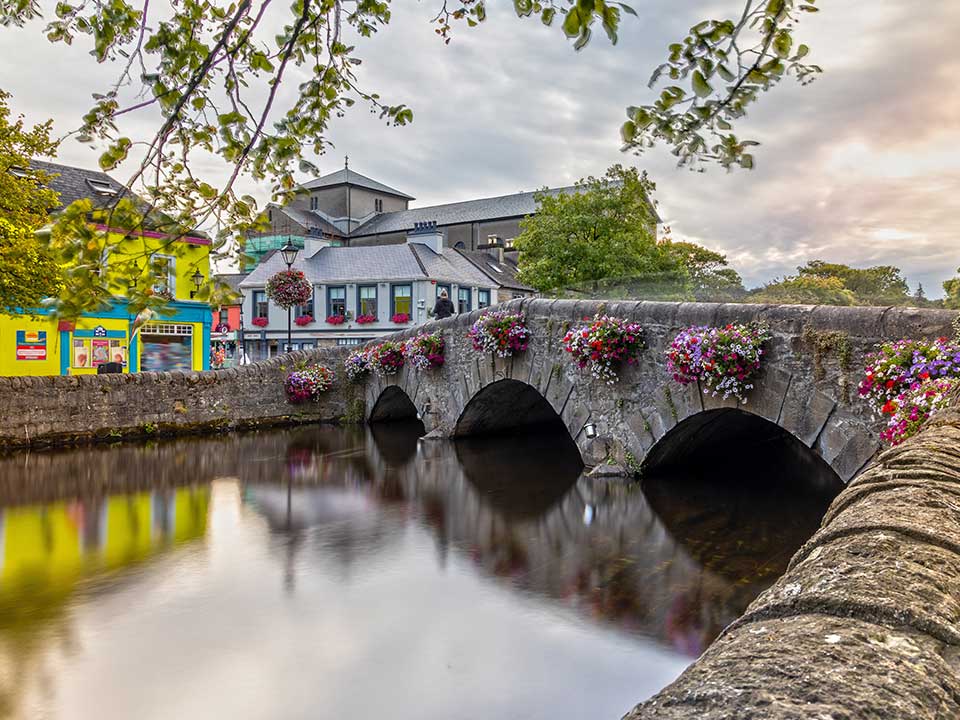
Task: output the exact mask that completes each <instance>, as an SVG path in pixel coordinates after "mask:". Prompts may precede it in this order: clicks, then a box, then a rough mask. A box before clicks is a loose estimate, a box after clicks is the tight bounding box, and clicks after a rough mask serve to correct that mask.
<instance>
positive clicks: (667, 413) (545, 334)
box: [366, 300, 956, 481]
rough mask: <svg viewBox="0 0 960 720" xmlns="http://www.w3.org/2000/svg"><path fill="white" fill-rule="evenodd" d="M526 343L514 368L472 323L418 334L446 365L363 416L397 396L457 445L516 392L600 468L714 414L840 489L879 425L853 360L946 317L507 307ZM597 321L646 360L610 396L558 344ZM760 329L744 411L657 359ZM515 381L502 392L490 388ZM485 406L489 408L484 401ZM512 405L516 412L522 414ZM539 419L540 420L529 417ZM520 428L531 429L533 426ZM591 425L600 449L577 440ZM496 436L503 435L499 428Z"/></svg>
mask: <svg viewBox="0 0 960 720" xmlns="http://www.w3.org/2000/svg"><path fill="white" fill-rule="evenodd" d="M508 307H512V308H514V309H518V310H522V311H523V312H524V313H525V315H526V317H527V326H528V328H529V329H530V331H531V334H532V339H531V342H530V347H529V349H528V350H527V352H525V353H524V354H523V355H521V356H518V357H516V358H513V359H506V360H504V359H501V358H494V357H491V356H490V355H485V356H484V355H480V354H478V353H476V352H475V351H474V350H473V349H472V348H471V347H470V343H469V341H468V340H467V338H466V332H467V329H468V328H469V326H470V325H471V324H472V323H473V322H474V321H475V320H476V319H477V318H478V317H479V315H480V312H474V313H470V314H469V315H461V316H456V317H453V318H448V319H446V320H440V321H436V322H434V323H429V324H427V325H426V326H423V327H422V328H417V330H410V331H407V332H406V333H402V334H401V337H403V336H412V335H413V334H415V332H416V331H419V330H423V331H428V332H430V331H434V330H436V331H440V332H442V333H443V336H444V339H445V341H446V346H447V350H446V363H445V365H444V367H443V368H442V369H441V370H438V371H435V372H427V373H423V372H418V371H416V370H415V369H412V368H410V367H405V368H404V369H403V370H402V371H401V372H400V373H399V374H398V375H396V376H392V377H388V378H373V379H371V380H370V381H369V382H368V384H367V393H366V397H367V402H366V406H367V409H368V412H370V411H372V410H373V408H374V407H375V406H376V403H377V400H378V399H379V397H380V395H381V394H382V392H383V391H384V390H385V389H386V387H388V386H391V385H392V386H397V387H399V388H401V389H402V390H403V391H404V392H405V393H406V394H407V395H408V396H409V397H410V399H411V400H412V401H413V403H414V405H415V406H416V407H417V408H428V411H427V412H425V413H424V423H425V424H426V425H427V428H428V430H431V431H433V433H434V434H435V435H439V436H445V437H446V436H452V435H457V434H463V432H462V430H463V427H464V426H465V425H471V426H476V427H483V428H485V429H487V430H495V429H496V428H495V427H494V425H496V423H497V422H498V420H497V418H498V417H501V418H506V419H507V420H508V421H509V422H510V423H511V424H512V425H519V424H522V422H523V420H524V414H525V413H524V412H523V408H520V407H519V405H516V404H515V406H514V407H512V408H510V407H508V408H506V411H505V412H501V410H504V408H500V409H498V408H497V407H495V406H496V405H497V403H501V404H502V403H504V402H506V403H510V402H512V401H511V398H513V399H515V400H516V401H517V403H519V404H522V405H524V407H529V408H531V413H532V412H533V409H535V407H536V404H535V403H532V402H530V403H527V402H526V394H525V393H523V392H522V390H523V388H522V386H521V384H522V385H528V386H530V387H532V388H534V389H535V390H536V392H537V393H539V395H541V396H543V397H544V398H546V400H547V401H548V402H549V403H550V405H551V406H552V408H553V410H554V411H555V412H556V414H557V415H559V416H560V418H561V419H562V421H563V423H564V424H565V425H566V427H567V430H568V431H569V432H570V435H571V436H572V437H573V438H574V439H575V441H576V442H577V444H578V445H579V446H580V450H581V454H582V456H583V458H584V460H585V462H586V463H587V464H588V465H605V464H606V463H607V462H609V461H610V460H611V459H613V460H614V461H615V462H618V463H622V462H623V461H624V459H625V458H629V459H630V460H631V461H636V462H641V463H642V462H643V460H644V459H645V458H646V457H647V454H648V453H649V452H650V451H651V449H652V448H653V447H654V446H655V445H657V443H659V442H660V441H661V440H663V438H664V437H666V436H667V434H668V433H670V431H672V430H673V429H674V428H676V427H677V426H678V425H680V424H681V423H683V422H684V421H685V420H688V419H692V418H694V417H695V416H701V415H703V414H704V413H708V412H711V411H719V410H731V409H732V410H742V411H746V412H749V413H752V414H754V415H758V416H760V417H762V418H764V419H766V420H768V421H770V423H773V424H775V425H777V426H779V427H781V428H783V429H784V430H786V431H787V432H788V433H789V434H790V435H792V436H794V437H795V438H797V439H798V440H799V441H800V442H802V443H803V444H804V445H806V446H807V447H810V448H811V449H812V450H814V452H815V453H816V454H817V455H819V456H820V457H821V458H823V460H824V461H825V462H826V463H827V464H828V465H829V466H830V467H832V468H833V469H834V470H835V471H836V473H837V475H839V476H840V478H841V479H842V480H844V481H847V480H849V479H851V478H852V477H854V476H855V475H856V474H857V473H858V472H859V471H860V470H861V469H862V468H863V467H864V466H865V465H866V463H867V462H868V461H869V460H870V459H871V458H872V457H873V456H874V454H875V453H876V451H877V450H878V449H879V442H878V439H877V434H878V432H879V430H880V427H881V425H882V421H881V420H880V419H879V418H878V417H877V416H876V414H875V412H874V411H873V409H872V408H871V406H870V405H869V404H868V403H866V402H863V401H862V400H860V399H859V398H858V397H857V392H856V385H857V382H858V380H859V377H860V373H861V372H862V368H863V366H864V356H865V355H866V354H867V353H868V352H869V351H871V350H872V349H873V348H874V347H875V346H876V344H877V343H879V342H880V341H882V340H889V339H899V338H902V337H936V336H939V335H951V334H952V332H953V330H952V327H951V323H952V321H953V320H954V318H955V317H956V313H955V312H952V311H946V310H921V309H916V308H867V307H822V306H817V307H814V306H804V305H792V306H775V305H747V304H710V303H665V302H599V301H572V300H518V301H514V302H512V303H510V304H509V305H508ZM597 312H606V313H608V314H610V315H615V316H618V317H622V318H628V319H631V320H635V321H637V322H639V323H640V324H641V325H642V326H643V328H644V333H645V335H644V340H645V344H646V349H645V350H644V352H643V353H642V355H641V357H640V361H639V363H638V364H637V365H635V366H630V367H628V368H625V369H624V371H623V372H621V376H620V381H619V382H618V383H617V384H615V385H603V384H601V383H598V382H597V381H595V380H593V379H591V378H590V376H589V374H588V373H584V372H582V371H580V370H578V369H577V368H576V366H575V365H574V364H573V363H572V362H570V359H569V357H568V356H567V354H566V353H565V352H564V351H563V347H562V344H561V342H560V340H561V338H562V337H563V335H564V334H565V333H566V331H567V330H568V329H569V328H570V327H572V326H575V325H577V324H580V323H582V322H583V319H584V318H585V317H592V316H593V315H594V314H596V313H597ZM754 321H758V322H763V323H765V324H766V326H767V327H768V328H769V329H770V331H771V333H772V339H771V340H770V342H769V343H768V344H767V346H766V348H767V353H768V354H767V356H766V358H765V360H764V366H763V371H762V373H761V375H760V377H759V378H758V380H757V382H756V383H755V384H756V387H755V389H754V390H753V391H751V393H750V395H749V398H748V402H747V403H746V404H743V403H738V402H737V401H736V400H735V399H734V398H731V399H728V400H726V401H724V400H722V399H721V398H716V397H711V396H709V395H704V394H703V393H702V392H701V391H700V388H698V387H697V386H696V385H690V386H687V387H682V386H680V385H678V384H677V383H675V382H674V381H673V380H672V378H670V377H669V375H668V374H667V372H666V360H665V356H664V352H665V350H666V349H667V348H668V347H669V344H670V342H671V341H672V340H673V338H674V336H675V335H676V333H677V332H678V331H679V330H680V329H682V328H684V327H688V326H691V325H710V326H716V325H725V324H727V323H733V322H754ZM508 380H509V381H515V382H514V384H513V386H512V387H510V388H503V387H500V388H497V387H495V386H496V385H497V384H498V383H501V382H502V381H508ZM494 395H496V396H499V397H494ZM521 401H522V402H521ZM538 417H539V416H538ZM531 419H535V418H532V416H531ZM588 421H589V422H591V423H593V424H595V425H596V427H597V430H598V433H599V437H598V438H597V439H595V440H591V439H588V438H587V437H586V435H585V433H583V432H582V429H583V427H584V425H585V423H587V422H588ZM502 429H508V428H507V426H504V427H503V428H502Z"/></svg>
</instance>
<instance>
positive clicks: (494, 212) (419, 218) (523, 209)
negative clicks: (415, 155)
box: [350, 185, 577, 237]
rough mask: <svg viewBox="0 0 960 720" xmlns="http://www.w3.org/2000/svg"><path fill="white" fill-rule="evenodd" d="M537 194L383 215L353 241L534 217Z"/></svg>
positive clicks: (363, 227)
mask: <svg viewBox="0 0 960 720" xmlns="http://www.w3.org/2000/svg"><path fill="white" fill-rule="evenodd" d="M576 189H577V188H576V186H572V185H571V186H569V187H562V188H548V189H546V190H545V191H544V192H547V193H550V194H551V195H559V194H560V193H570V192H574V191H576ZM537 192H540V191H535V192H521V193H513V194H512V195H501V196H499V197H492V198H483V199H480V200H465V201H463V202H455V203H447V204H446V205H431V206H429V207H422V208H411V209H410V210H400V211H398V212H391V213H383V214H381V215H375V216H374V217H373V218H371V219H370V220H368V221H367V222H365V223H364V224H363V225H361V226H360V227H358V228H356V229H355V230H354V231H353V232H352V233H350V237H363V236H365V235H381V234H384V233H395V232H405V231H407V230H412V229H413V224H414V223H417V222H430V221H436V223H437V225H458V224H460V223H468V222H484V221H487V220H498V219H503V218H516V217H525V216H527V215H533V214H534V213H535V212H536V211H537V201H536V198H535V197H534V196H535V195H536V193H537Z"/></svg>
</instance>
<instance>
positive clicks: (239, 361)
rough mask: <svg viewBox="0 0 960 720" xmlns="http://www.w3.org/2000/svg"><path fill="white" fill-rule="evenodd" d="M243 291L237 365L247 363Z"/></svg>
mask: <svg viewBox="0 0 960 720" xmlns="http://www.w3.org/2000/svg"><path fill="white" fill-rule="evenodd" d="M243 299H244V298H243V291H242V290H241V291H240V328H239V329H238V330H237V332H238V333H239V335H237V365H245V364H246V363H245V358H246V348H245V347H244V346H243Z"/></svg>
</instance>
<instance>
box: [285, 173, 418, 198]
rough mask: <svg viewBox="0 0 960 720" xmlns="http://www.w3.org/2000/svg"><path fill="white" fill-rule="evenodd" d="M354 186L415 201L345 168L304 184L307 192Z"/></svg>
mask: <svg viewBox="0 0 960 720" xmlns="http://www.w3.org/2000/svg"><path fill="white" fill-rule="evenodd" d="M348 183H349V184H350V185H354V186H356V187H363V188H367V189H368V190H376V191H377V192H382V193H384V194H386V195H394V196H395V197H399V198H404V199H406V200H413V199H414V198H413V197H412V196H410V195H407V194H406V193H402V192H400V191H399V190H394V189H393V188H392V187H390V186H389V185H384V184H383V183H382V182H377V181H376V180H374V179H373V178H368V177H367V176H366V175H361V174H360V173H358V172H354V171H353V170H349V169H347V168H344V169H343V170H337V171H336V172H332V173H329V174H328V175H323V176H321V177H318V178H317V179H316V180H311V181H310V182H306V183H304V184H303V186H302V187H304V188H305V189H307V190H316V189H318V188H325V187H336V186H338V185H346V184H348Z"/></svg>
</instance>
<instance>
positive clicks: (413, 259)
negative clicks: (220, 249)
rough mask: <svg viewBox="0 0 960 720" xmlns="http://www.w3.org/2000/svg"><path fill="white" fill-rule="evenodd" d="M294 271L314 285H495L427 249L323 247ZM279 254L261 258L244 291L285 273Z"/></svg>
mask: <svg viewBox="0 0 960 720" xmlns="http://www.w3.org/2000/svg"><path fill="white" fill-rule="evenodd" d="M293 267H294V268H296V269H298V270H302V271H303V274H304V275H305V276H306V278H307V280H309V281H310V282H311V283H313V284H314V285H327V284H330V283H348V282H349V283H362V282H382V281H391V280H420V279H431V280H440V281H445V282H453V283H457V284H458V285H460V284H462V285H480V286H490V285H492V284H494V283H492V282H491V280H490V278H489V277H488V276H487V275H485V274H484V273H482V272H480V271H479V270H478V269H477V268H476V267H475V266H474V265H472V264H471V263H470V262H469V261H468V260H467V259H466V258H464V257H463V256H462V255H460V254H459V253H456V252H453V251H444V252H443V254H440V255H438V254H437V253H435V252H433V250H431V249H430V248H428V247H427V246H426V245H422V244H419V243H411V244H404V245H372V246H369V247H324V248H321V249H320V250H318V251H317V252H316V253H314V254H313V255H311V256H310V257H306V255H305V252H304V251H302V250H301V251H300V252H298V253H297V257H296V259H295V260H294V263H293ZM285 269H286V264H285V263H284V262H283V258H282V257H281V256H280V254H279V253H276V254H274V255H272V256H270V257H266V256H264V259H263V260H262V261H261V262H260V264H259V265H257V267H256V268H255V269H254V270H253V271H252V272H251V273H250V274H249V275H248V276H247V277H246V278H245V279H244V280H242V281H241V283H240V287H243V288H256V287H263V286H264V285H266V282H267V280H268V279H269V278H270V276H271V275H273V274H274V273H277V272H279V271H280V270H285Z"/></svg>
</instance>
